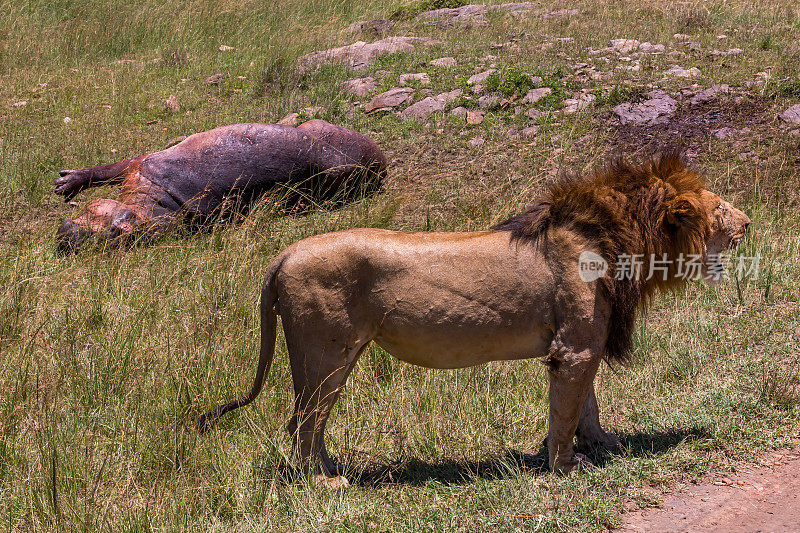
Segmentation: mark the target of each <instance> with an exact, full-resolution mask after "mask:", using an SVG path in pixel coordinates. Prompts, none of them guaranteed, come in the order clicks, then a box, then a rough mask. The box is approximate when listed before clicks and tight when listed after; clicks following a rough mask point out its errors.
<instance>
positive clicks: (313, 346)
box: [287, 332, 367, 487]
mask: <svg viewBox="0 0 800 533" xmlns="http://www.w3.org/2000/svg"><path fill="white" fill-rule="evenodd" d="M339 333H341V332H339ZM339 336H341V335H339ZM291 337H292V336H289V337H287V343H288V344H289V355H290V359H291V367H292V380H293V381H294V391H295V404H294V414H293V415H292V419H291V421H290V422H289V426H288V428H287V429H288V431H289V433H290V434H291V435H292V440H293V442H294V446H295V449H296V451H297V453H298V455H299V457H300V461H301V464H302V466H303V470H304V471H305V472H306V473H309V474H311V473H313V472H314V471H315V470H317V468H319V469H320V470H321V471H322V474H323V475H322V476H320V478H321V481H322V482H323V483H325V484H327V485H329V486H331V487H346V486H348V485H349V484H348V482H347V480H346V479H345V478H344V477H343V476H341V473H342V470H343V468H342V467H341V466H340V465H337V464H335V463H334V461H332V460H331V458H330V456H329V455H328V451H327V449H326V447H325V437H324V434H325V425H326V423H327V421H328V417H329V416H330V413H331V410H332V409H333V406H334V404H335V403H336V400H337V399H338V398H339V394H340V393H341V391H342V389H343V388H344V385H345V382H346V381H347V377H348V376H349V375H350V372H351V371H352V370H353V367H354V366H355V363H356V361H357V360H358V357H359V355H360V354H361V352H362V351H363V349H364V347H365V346H366V344H367V342H360V343H355V344H352V343H348V344H345V343H334V342H329V343H327V344H328V346H321V345H320V344H321V343H319V342H311V343H309V342H303V343H296V342H292V340H290V339H291ZM319 338H320V336H319V333H318V332H317V339H319ZM306 339H308V337H306Z"/></svg>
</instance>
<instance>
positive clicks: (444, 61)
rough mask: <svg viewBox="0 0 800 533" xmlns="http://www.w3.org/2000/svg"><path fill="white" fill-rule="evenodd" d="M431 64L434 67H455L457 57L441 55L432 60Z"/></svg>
mask: <svg viewBox="0 0 800 533" xmlns="http://www.w3.org/2000/svg"><path fill="white" fill-rule="evenodd" d="M430 64H431V65H432V66H434V67H454V66H455V65H456V58H454V57H440V58H437V59H433V60H431V62H430Z"/></svg>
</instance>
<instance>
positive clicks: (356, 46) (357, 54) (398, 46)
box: [297, 37, 439, 72]
mask: <svg viewBox="0 0 800 533" xmlns="http://www.w3.org/2000/svg"><path fill="white" fill-rule="evenodd" d="M438 42H439V41H434V40H433V39H429V38H427V37H386V38H384V39H381V40H379V41H375V42H374V43H366V42H364V41H357V42H355V43H353V44H350V45H347V46H340V47H338V48H331V49H329V50H321V51H319V52H311V53H310V54H306V55H304V56H301V57H300V58H299V59H298V60H297V68H298V70H300V72H305V71H307V70H309V69H311V68H314V67H318V66H320V65H325V64H327V63H333V62H339V63H345V64H347V65H348V66H350V67H351V68H353V69H355V70H362V69H364V68H366V67H367V65H369V64H370V63H372V62H373V61H375V59H376V58H377V57H378V56H382V55H384V54H395V53H398V52H412V51H413V50H414V45H418V44H422V45H425V46H429V45H433V44H438Z"/></svg>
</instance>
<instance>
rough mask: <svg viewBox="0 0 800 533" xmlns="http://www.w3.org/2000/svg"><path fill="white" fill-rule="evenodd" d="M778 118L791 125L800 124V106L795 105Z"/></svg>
mask: <svg viewBox="0 0 800 533" xmlns="http://www.w3.org/2000/svg"><path fill="white" fill-rule="evenodd" d="M778 116H779V117H780V118H781V119H783V120H785V121H786V122H788V123H790V124H800V104H795V105H793V106H792V107H790V108H789V109H787V110H786V111H784V112H783V113H781V114H780V115H778Z"/></svg>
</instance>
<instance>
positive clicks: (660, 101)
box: [614, 90, 678, 125]
mask: <svg viewBox="0 0 800 533" xmlns="http://www.w3.org/2000/svg"><path fill="white" fill-rule="evenodd" d="M647 96H649V97H650V99H649V100H645V101H644V102H642V103H640V104H631V103H624V104H619V105H618V106H616V107H615V108H614V114H615V115H617V116H618V117H619V121H620V124H623V125H624V124H661V123H663V122H666V121H667V118H668V117H670V116H671V115H673V114H674V113H675V110H676V109H677V108H678V103H677V102H676V101H675V100H673V99H672V98H671V97H670V96H669V95H668V94H667V93H665V92H664V91H661V90H655V91H650V92H649V93H647Z"/></svg>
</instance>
